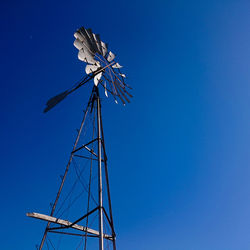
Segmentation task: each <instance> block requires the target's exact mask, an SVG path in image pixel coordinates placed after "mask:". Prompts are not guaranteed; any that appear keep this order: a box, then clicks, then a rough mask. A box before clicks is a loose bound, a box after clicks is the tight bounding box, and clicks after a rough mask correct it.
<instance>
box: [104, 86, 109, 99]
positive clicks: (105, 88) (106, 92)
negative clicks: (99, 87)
mask: <svg viewBox="0 0 250 250" xmlns="http://www.w3.org/2000/svg"><path fill="white" fill-rule="evenodd" d="M104 93H105V96H106V97H109V96H108V91H107V86H106V82H104Z"/></svg>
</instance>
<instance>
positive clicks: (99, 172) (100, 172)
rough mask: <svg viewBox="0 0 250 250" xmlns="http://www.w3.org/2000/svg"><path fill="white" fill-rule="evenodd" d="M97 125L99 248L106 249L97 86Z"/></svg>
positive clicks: (99, 106) (99, 108)
mask: <svg viewBox="0 0 250 250" xmlns="http://www.w3.org/2000/svg"><path fill="white" fill-rule="evenodd" d="M96 101H97V125H98V135H97V136H98V182H99V187H98V188H99V190H98V193H99V234H100V235H99V250H103V249H104V242H103V200H102V138H101V105H100V97H99V91H98V88H97V87H96Z"/></svg>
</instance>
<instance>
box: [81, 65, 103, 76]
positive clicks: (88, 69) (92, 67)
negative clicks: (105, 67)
mask: <svg viewBox="0 0 250 250" xmlns="http://www.w3.org/2000/svg"><path fill="white" fill-rule="evenodd" d="M99 68H100V67H99V66H97V65H86V67H85V72H86V74H88V75H89V74H90V73H94V72H95V71H97V70H98V69H99Z"/></svg>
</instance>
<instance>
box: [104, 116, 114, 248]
mask: <svg viewBox="0 0 250 250" xmlns="http://www.w3.org/2000/svg"><path fill="white" fill-rule="evenodd" d="M101 131H102V146H103V154H104V167H105V177H106V185H107V193H108V203H109V216H110V221H111V229H112V237H113V240H112V242H113V250H116V235H115V229H114V221H113V215H112V206H111V196H110V188H109V177H108V166H107V154H106V149H105V140H104V132H103V125H102V114H101Z"/></svg>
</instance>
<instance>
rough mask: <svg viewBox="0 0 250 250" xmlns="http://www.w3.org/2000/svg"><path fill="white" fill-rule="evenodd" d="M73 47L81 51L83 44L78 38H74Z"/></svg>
mask: <svg viewBox="0 0 250 250" xmlns="http://www.w3.org/2000/svg"><path fill="white" fill-rule="evenodd" d="M74 46H75V47H76V48H77V49H78V50H80V49H82V48H83V46H84V45H83V43H82V42H81V41H80V40H79V39H78V38H76V40H75V41H74Z"/></svg>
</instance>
